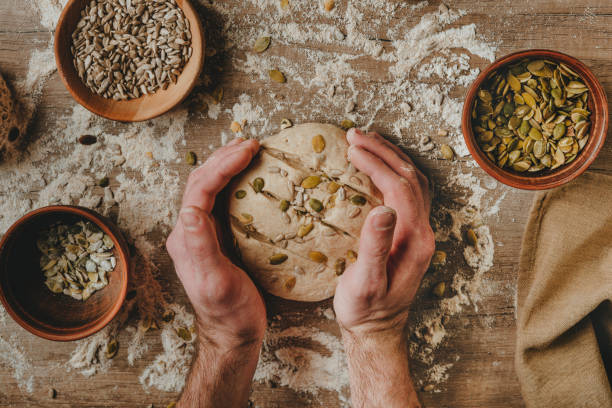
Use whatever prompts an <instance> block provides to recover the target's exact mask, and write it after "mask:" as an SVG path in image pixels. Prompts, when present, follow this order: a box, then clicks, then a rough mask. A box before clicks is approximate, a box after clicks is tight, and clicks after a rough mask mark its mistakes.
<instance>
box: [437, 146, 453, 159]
mask: <svg viewBox="0 0 612 408" xmlns="http://www.w3.org/2000/svg"><path fill="white" fill-rule="evenodd" d="M440 151H441V152H442V157H443V158H444V159H445V160H453V158H454V157H455V152H454V151H453V149H452V148H451V147H450V146H449V145H447V144H443V145H442V146H440Z"/></svg>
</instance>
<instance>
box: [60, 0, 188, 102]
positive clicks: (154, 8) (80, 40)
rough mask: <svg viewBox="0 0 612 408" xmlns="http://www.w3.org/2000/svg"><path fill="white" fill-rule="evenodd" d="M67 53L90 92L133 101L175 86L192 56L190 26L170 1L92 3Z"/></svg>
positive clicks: (100, 0)
mask: <svg viewBox="0 0 612 408" xmlns="http://www.w3.org/2000/svg"><path fill="white" fill-rule="evenodd" d="M70 50H71V51H72V55H73V63H74V67H75V68H76V70H77V72H78V75H79V78H81V80H82V81H83V83H84V84H85V85H86V86H87V87H88V88H89V89H90V90H91V91H92V92H94V93H96V94H98V95H101V96H103V97H104V98H108V99H111V98H112V99H115V100H129V99H136V98H139V97H141V96H143V95H147V94H152V93H155V92H157V91H158V90H159V89H166V88H167V87H168V86H169V85H170V84H171V83H176V81H177V80H178V77H179V75H180V74H181V72H182V71H183V68H184V67H185V65H186V64H187V62H188V61H189V58H190V57H191V53H192V48H191V31H190V29H189V20H187V18H185V15H184V14H183V11H182V10H181V9H180V8H179V7H178V6H177V4H176V1H175V0H92V1H91V2H90V3H89V4H88V5H87V6H86V7H85V8H84V9H83V10H82V11H81V19H80V20H79V22H78V24H77V27H76V30H75V31H74V33H73V34H72V46H71V48H70Z"/></svg>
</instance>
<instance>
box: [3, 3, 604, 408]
mask: <svg viewBox="0 0 612 408" xmlns="http://www.w3.org/2000/svg"><path fill="white" fill-rule="evenodd" d="M32 1H36V0H32ZM217 1H219V0H217ZM291 1H297V0H291ZM300 1H306V0H300ZM210 2H211V3H212V0H210ZM201 3H208V1H203V0H202V2H201ZM229 3H234V6H235V8H236V16H237V17H239V16H241V15H249V16H251V17H252V16H255V17H256V14H257V13H258V10H257V8H256V7H255V6H254V4H255V2H253V3H249V2H243V1H241V0H233V1H230V2H229ZM337 3H338V4H339V7H342V6H343V3H345V1H337ZM430 3H431V4H430V5H428V6H426V7H425V8H424V9H423V10H421V11H420V12H419V13H425V12H431V11H433V10H436V9H437V7H438V4H439V3H438V2H437V1H431V2H430ZM450 5H451V6H452V7H453V8H459V9H466V10H468V13H467V14H466V15H465V16H464V17H463V18H462V19H461V20H460V21H459V22H458V23H456V24H459V23H460V24H461V25H463V24H467V23H471V22H473V23H475V24H476V25H477V30H478V32H479V33H481V34H484V35H485V36H486V37H487V38H491V39H493V40H496V41H499V50H498V52H497V56H501V55H503V54H506V53H509V52H511V51H515V50H519V49H526V48H550V49H554V50H559V51H563V52H565V53H568V54H570V55H573V56H575V57H577V58H579V59H580V60H582V61H583V62H585V63H586V64H587V65H588V66H589V67H590V68H591V69H592V70H593V72H594V73H595V75H596V76H597V77H598V78H599V80H600V81H601V82H602V84H603V85H604V88H605V89H606V91H607V92H608V95H612V28H611V27H612V2H610V1H609V0H590V1H588V0H558V1H553V0H512V1H509V0H508V1H498V0H495V1H493V0H483V1H479V2H473V1H464V0H461V1H454V2H450ZM200 9H201V11H202V15H203V18H204V19H205V20H206V23H207V25H208V32H209V35H210V36H212V37H214V40H213V41H211V44H214V43H215V41H220V40H223V31H222V30H221V28H222V27H223V24H224V23H227V21H223V17H221V16H218V15H215V14H214V13H209V12H208V10H207V8H206V7H204V6H203V7H200ZM296 18H297V17H296ZM398 18H402V16H398ZM407 18H408V17H407ZM364 19H367V14H366V15H365V16H364ZM409 20H410V21H411V23H412V24H414V23H415V22H416V21H418V16H417V17H416V19H415V16H412V17H410V18H409ZM298 22H299V20H298ZM235 23H236V24H241V20H240V19H239V18H237V19H236V22H235ZM362 24H364V23H363V22H362ZM380 30H381V33H382V32H386V30H384V28H382V27H381V29H380ZM49 38H50V33H49V31H48V30H47V29H45V28H44V27H42V26H41V24H40V17H39V16H38V15H37V14H36V12H35V11H34V9H33V7H32V5H31V3H30V2H27V1H26V2H22V1H16V0H15V1H13V0H0V71H1V72H2V73H3V74H4V75H5V76H6V77H7V78H8V79H9V81H15V80H18V79H22V78H23V76H24V75H25V73H26V72H27V65H28V59H29V55H30V53H31V52H32V50H34V49H38V48H44V47H46V44H47V43H48V40H49ZM391 40H392V39H391ZM209 41H210V40H209ZM296 47H297V48H298V49H299V48H300V47H304V45H302V44H292V45H291V46H289V45H282V44H281V45H277V48H276V49H275V50H274V52H276V53H278V54H279V55H286V56H287V57H288V58H292V57H293V56H295V55H296V53H295V52H294V51H295V48H296ZM308 47H309V48H312V49H315V50H316V49H321V50H325V51H328V50H330V46H329V45H325V44H319V43H316V42H313V43H312V44H308ZM343 52H346V50H343ZM224 58H225V57H224V56H223V55H217V56H215V57H214V58H213V59H212V60H213V61H215V64H218V65H222V66H223V68H224V70H223V73H222V75H219V76H218V77H216V79H215V80H216V81H218V82H219V83H220V84H221V86H223V88H224V91H225V92H224V93H225V95H224V98H223V102H222V104H223V108H224V109H226V108H231V107H232V106H233V104H234V103H236V102H237V101H238V97H239V95H241V94H243V93H247V94H250V95H253V98H254V101H255V102H256V103H258V104H261V105H262V106H265V105H266V104H269V103H270V102H269V101H267V100H264V99H263V98H262V97H261V95H260V94H259V93H258V91H259V89H258V88H259V86H258V84H257V82H254V81H251V80H250V79H249V78H248V76H247V75H246V74H245V73H244V72H239V71H237V70H235V69H234V68H233V67H232V65H231V64H229V63H225V62H226V61H224ZM305 63H306V62H305ZM486 64H487V62H486V61H483V60H479V59H476V65H477V66H479V67H484V66H486ZM363 65H364V66H360V69H362V70H366V71H368V72H369V73H370V77H369V78H368V81H376V80H377V79H378V78H379V76H380V73H379V70H378V69H377V66H376V65H375V64H372V63H371V62H368V61H365V62H363ZM209 69H210V67H209ZM359 81H364V82H362V83H360V82H359ZM291 86H292V88H284V90H281V91H279V90H278V89H280V88H275V91H276V92H278V93H279V94H281V95H283V97H284V98H287V99H286V100H287V101H291V100H293V99H292V98H295V94H300V95H302V94H303V95H306V97H307V96H308V94H309V92H311V90H310V89H308V88H307V87H302V86H301V85H300V84H296V83H293V84H292V85H291ZM360 86H365V80H364V79H363V78H362V79H360V80H356V82H355V87H356V88H359V87H360ZM294 91H295V92H294ZM73 106H74V101H73V100H72V99H71V98H70V96H69V94H68V93H67V91H66V90H65V88H64V86H63V85H62V83H61V82H60V79H59V78H58V76H57V74H54V75H53V76H52V77H51V78H50V79H49V81H48V82H47V83H46V85H45V87H44V90H43V95H42V99H41V103H40V106H39V109H38V114H37V117H36V123H35V124H34V126H33V130H32V132H33V133H34V134H36V133H37V132H43V131H44V130H45V126H46V124H47V123H48V122H50V121H51V119H52V118H55V117H57V116H61V115H65V114H67V113H69V112H70V111H71V109H72V107H73ZM291 109H296V108H291ZM343 111H344V106H338V107H330V112H329V114H323V115H321V114H317V116H316V117H312V118H310V119H311V120H313V121H330V122H332V121H337V118H338V117H342V116H343ZM386 115H387V114H386V113H385V112H381V113H379V114H378V116H377V117H376V121H375V122H374V124H373V126H372V128H373V129H375V130H377V131H379V132H381V133H382V134H385V135H390V134H392V129H391V128H390V127H389V126H388V125H387V124H389V123H393V121H394V118H393V117H389V116H386ZM281 117H283V115H281V113H275V116H274V118H273V120H275V121H276V122H280V118H281ZM230 121H231V120H230V119H229V118H228V117H227V116H221V117H220V118H219V119H218V120H212V119H208V118H205V117H204V116H197V117H194V118H193V119H190V120H189V122H188V123H187V126H186V138H187V147H185V148H183V147H180V149H181V151H184V150H186V149H190V150H194V151H199V152H202V151H206V149H207V147H208V146H209V144H211V143H213V144H216V145H217V146H218V144H219V134H220V133H221V132H222V131H226V132H227V129H228V128H229V124H230ZM336 123H337V122H336ZM409 152H410V153H411V154H413V155H415V156H416V157H417V161H418V162H419V164H421V165H422V166H423V167H424V168H425V170H426V172H427V173H428V174H429V175H430V176H432V177H433V178H434V180H436V181H438V180H440V181H443V180H445V177H446V175H448V174H449V172H450V171H451V169H452V167H453V166H457V165H458V164H457V162H445V161H441V160H431V159H427V158H426V157H424V156H423V155H422V154H420V153H419V152H417V151H409ZM202 158H203V157H202ZM470 160H471V158H470V157H466V158H462V159H461V161H463V162H468V161H470ZM177 169H178V170H179V171H180V172H181V175H182V177H183V179H185V178H186V176H187V174H188V171H189V169H188V168H186V167H185V166H178V165H177ZM591 169H592V170H593V171H598V172H604V173H608V174H612V144H611V143H610V142H608V143H607V144H606V145H605V146H604V148H603V150H602V152H601V154H600V155H599V158H598V159H597V160H596V162H595V163H594V164H593V166H592V168H591ZM473 171H474V174H475V175H477V176H478V177H479V178H480V179H483V180H485V179H486V178H487V176H486V175H485V174H484V172H482V171H481V170H479V169H474V170H473ZM0 177H2V175H1V174H0ZM497 191H498V192H499V194H500V195H501V194H503V193H504V192H507V196H506V198H505V199H504V200H503V201H502V202H501V208H500V211H499V214H498V215H495V216H492V217H489V218H487V220H486V221H487V224H488V225H489V226H490V228H491V231H492V234H493V238H494V241H495V243H496V245H495V261H494V266H493V268H492V269H491V270H490V271H489V272H488V273H487V282H486V284H487V285H488V286H487V289H486V290H484V291H483V293H482V300H481V301H480V303H479V304H478V308H477V309H476V308H474V307H468V308H466V309H465V310H464V311H463V312H462V313H460V314H458V315H456V316H454V317H452V318H451V319H450V321H449V322H448V323H447V325H446V331H447V332H448V336H447V338H446V340H445V342H444V343H443V344H442V345H441V347H440V348H439V349H438V350H437V351H436V352H435V361H436V362H437V363H444V362H452V363H453V366H452V367H451V368H450V369H449V371H448V374H449V378H448V379H447V380H446V381H445V382H442V383H441V384H440V385H439V386H437V387H436V388H437V389H438V391H437V392H433V393H432V392H422V393H421V397H422V400H423V402H424V405H425V406H426V407H488V408H493V407H521V406H523V402H522V399H521V396H520V390H519V385H518V382H517V379H516V378H515V373H514V368H513V352H514V336H515V313H516V311H515V283H516V276H517V269H518V265H517V261H518V254H519V250H520V240H521V235H522V231H523V227H524V224H525V221H526V216H527V213H528V208H529V205H530V203H531V200H532V198H533V194H534V193H531V192H523V191H517V190H512V189H509V188H505V187H502V186H500V187H498V190H497ZM3 193H5V194H6V193H7V192H3ZM452 196H453V191H450V192H447V193H445V194H442V195H441V196H440V197H439V198H438V200H450V199H452ZM157 261H158V263H159V264H160V269H161V279H162V280H164V282H165V283H167V284H168V286H169V288H170V291H171V292H172V293H173V294H174V295H176V297H177V298H178V299H180V300H181V301H183V302H184V301H185V297H184V294H183V291H182V288H181V287H180V285H179V284H178V283H177V281H176V279H175V277H174V273H173V270H172V267H171V265H170V263H169V260H168V258H167V257H166V256H163V255H160V257H159V259H158V260H157ZM461 262H463V261H462V260H461V259H459V258H457V259H455V258H453V259H451V260H449V264H450V265H453V263H461ZM451 269H452V268H449V272H448V275H446V276H444V278H446V279H447V280H449V281H450V280H451V279H452V275H451V272H450V270H451ZM320 306H323V307H329V306H330V302H329V301H328V302H324V303H323V304H318V305H303V304H295V303H291V302H284V301H280V300H270V301H269V303H268V308H269V313H270V315H271V316H273V315H277V314H280V315H282V316H283V320H282V324H283V326H291V325H292V324H300V325H308V324H312V325H314V326H317V327H319V328H321V329H324V330H327V331H330V332H333V333H337V331H336V329H335V327H334V322H333V321H328V320H326V319H324V318H321V317H318V316H316V313H312V312H314V310H315V308H317V307H320ZM435 307H437V304H436V302H434V301H433V300H431V297H430V296H425V295H421V296H419V300H418V301H417V302H416V304H415V312H414V313H420V312H423V311H426V310H428V309H431V308H435ZM308 315H311V317H304V316H308ZM0 336H4V337H7V338H8V337H10V336H16V338H17V339H18V341H19V343H20V344H21V346H22V348H23V349H24V350H25V351H26V355H27V357H28V359H29V360H30V363H31V365H32V367H33V370H34V372H35V374H34V375H35V384H34V390H33V393H29V392H26V391H25V390H24V389H22V388H20V387H19V386H18V382H17V381H16V380H15V378H14V377H13V373H14V370H13V369H12V368H10V367H9V366H8V365H3V361H2V360H0V406H3V407H8V406H10V407H43V406H44V407H47V406H53V407H55V406H57V407H91V406H96V407H102V406H103V407H118V406H121V407H144V406H148V404H151V403H153V404H155V406H156V407H158V406H166V404H168V402H170V401H172V400H174V399H176V397H177V396H176V394H173V393H164V392H159V391H156V390H150V391H148V392H143V391H142V388H141V386H140V384H139V382H138V375H139V373H140V372H141V371H142V369H143V368H144V367H145V366H146V365H147V363H149V362H150V361H147V359H146V358H145V359H143V360H142V361H139V362H137V363H136V365H135V367H130V366H128V365H127V362H126V360H125V358H122V359H119V358H117V360H116V361H115V363H114V364H113V365H112V366H111V367H110V369H109V370H108V372H106V373H102V374H98V375H96V376H94V377H92V378H89V379H88V378H85V377H83V376H81V375H80V374H78V373H77V372H75V371H72V372H67V370H66V365H65V362H66V361H67V360H68V358H69V355H70V353H71V351H72V350H73V349H74V344H65V343H53V342H48V341H44V340H41V339H38V338H35V337H33V336H32V335H30V334H29V333H27V332H26V331H24V330H23V329H21V328H20V327H19V326H17V325H16V324H15V323H14V322H12V321H10V320H8V321H7V322H6V323H5V324H4V325H3V326H0ZM157 347H158V348H159V347H160V346H159V344H158V345H157ZM158 351H159V350H152V353H150V355H151V356H153V355H155V354H156V352H158ZM121 353H122V351H120V356H121ZM120 356H119V357H120ZM151 358H152V357H151ZM426 369H427V367H426V366H425V365H423V364H421V363H419V362H414V364H413V370H414V375H415V377H416V378H417V379H423V378H424V372H425V370H426ZM49 386H52V387H54V388H55V389H57V390H58V397H57V398H56V399H55V400H50V399H49V398H48V396H47V389H48V387H49ZM252 399H253V401H254V402H255V403H256V405H257V406H258V407H262V408H263V407H265V408H271V407H287V408H298V407H310V406H312V407H336V406H340V405H339V402H338V397H337V395H336V393H334V392H327V391H323V392H321V393H320V394H319V395H318V396H316V397H312V396H309V395H307V394H300V393H296V392H294V391H292V390H290V389H287V388H283V387H274V386H271V385H270V384H266V383H262V384H255V385H254V392H253V397H252Z"/></svg>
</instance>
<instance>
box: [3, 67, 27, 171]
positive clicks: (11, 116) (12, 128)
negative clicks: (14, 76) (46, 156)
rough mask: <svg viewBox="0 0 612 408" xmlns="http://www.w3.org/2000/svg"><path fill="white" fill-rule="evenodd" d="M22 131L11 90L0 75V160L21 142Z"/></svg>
mask: <svg viewBox="0 0 612 408" xmlns="http://www.w3.org/2000/svg"><path fill="white" fill-rule="evenodd" d="M23 131H24V125H23V123H22V122H21V121H20V119H19V116H18V114H17V106H16V105H15V101H14V100H13V96H12V94H11V91H10V89H9V88H8V86H7V85H6V82H5V81H4V78H3V77H2V75H0V160H2V159H3V158H5V157H7V156H10V155H11V154H12V153H13V152H14V151H15V150H16V149H17V146H18V145H20V144H21V139H22V137H21V136H22V133H23Z"/></svg>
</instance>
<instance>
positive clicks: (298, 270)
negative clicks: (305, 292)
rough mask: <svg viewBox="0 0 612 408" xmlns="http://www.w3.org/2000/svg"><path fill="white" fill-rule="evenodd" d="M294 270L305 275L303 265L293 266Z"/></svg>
mask: <svg viewBox="0 0 612 408" xmlns="http://www.w3.org/2000/svg"><path fill="white" fill-rule="evenodd" d="M293 271H294V272H295V273H297V274H298V275H303V274H304V268H302V267H301V266H295V267H294V268H293Z"/></svg>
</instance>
